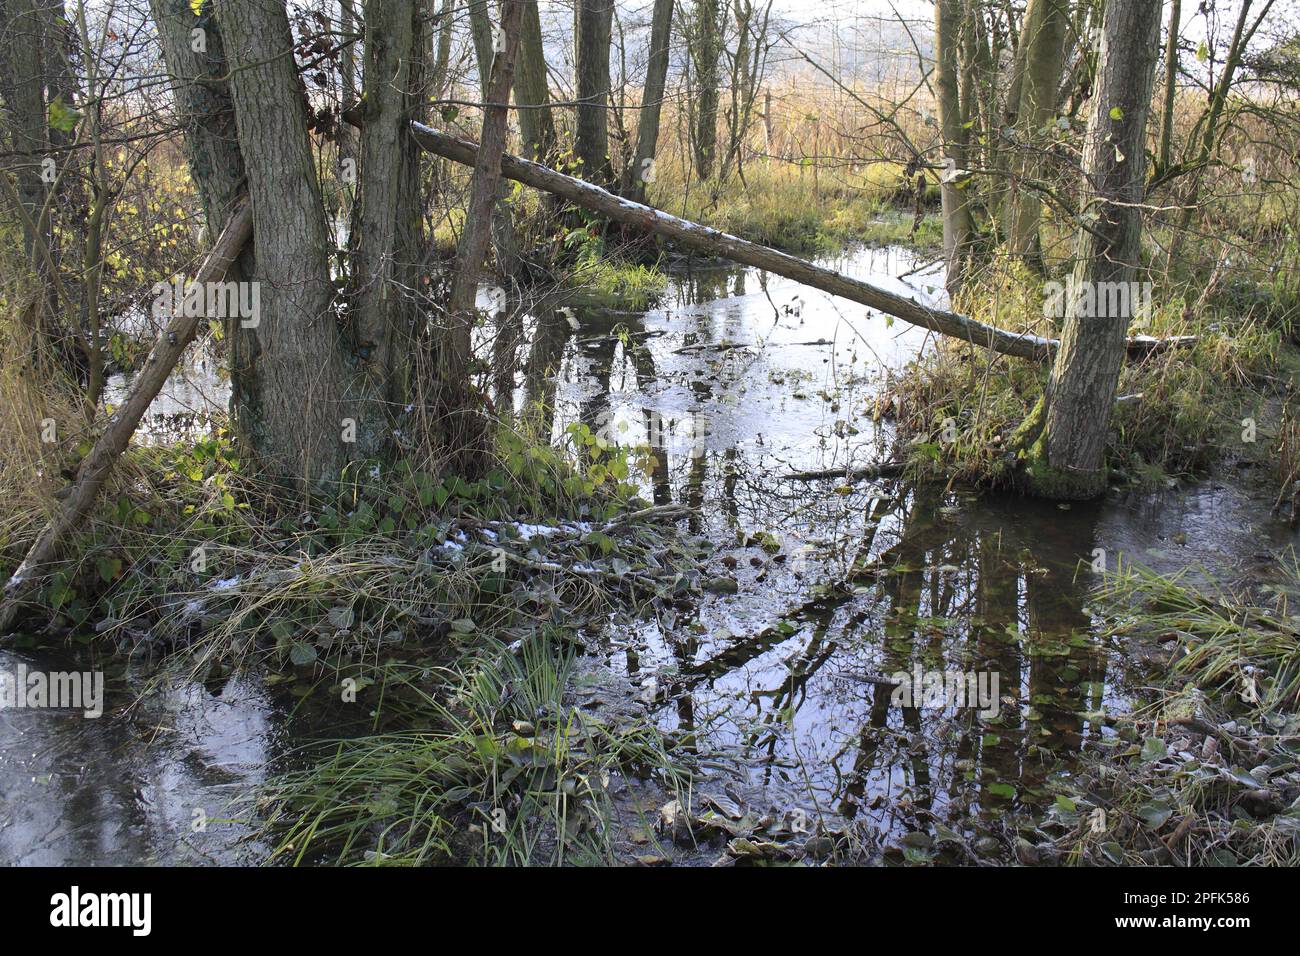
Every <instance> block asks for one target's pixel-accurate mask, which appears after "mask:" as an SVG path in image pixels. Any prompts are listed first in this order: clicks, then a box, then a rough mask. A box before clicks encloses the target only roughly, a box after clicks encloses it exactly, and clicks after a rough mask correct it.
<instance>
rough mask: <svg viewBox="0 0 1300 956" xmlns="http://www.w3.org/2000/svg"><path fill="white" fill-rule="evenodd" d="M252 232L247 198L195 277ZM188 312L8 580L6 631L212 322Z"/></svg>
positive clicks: (228, 259)
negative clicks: (174, 371)
mask: <svg viewBox="0 0 1300 956" xmlns="http://www.w3.org/2000/svg"><path fill="white" fill-rule="evenodd" d="M252 234H253V212H252V209H251V207H250V206H249V205H248V204H247V203H244V204H243V206H242V207H241V208H240V209H239V210H238V211H237V212H236V213H235V214H234V215H233V216H232V217H231V218H230V221H229V222H228V223H227V224H226V228H225V230H224V231H223V232H222V233H221V236H220V238H218V239H217V241H216V244H215V245H213V247H212V249H211V250H210V251H209V252H208V254H207V256H206V257H205V258H204V260H203V263H202V265H200V266H199V271H198V272H197V273H196V274H195V276H194V282H195V283H196V284H199V283H206V282H216V281H219V280H220V279H222V278H223V277H224V276H225V274H226V270H227V269H228V268H229V267H230V264H231V263H232V262H234V261H235V259H236V258H238V256H239V253H240V251H241V250H242V249H243V248H244V245H245V244H246V243H247V242H248V240H249V238H250V237H251V236H252ZM182 304H183V303H182ZM186 311H187V310H186V309H184V308H181V309H179V310H177V311H174V312H173V314H172V317H171V319H170V321H169V322H168V323H167V328H166V329H164V330H163V333H162V334H161V335H159V336H158V341H157V342H155V343H154V347H153V350H152V351H151V352H150V353H149V359H148V362H147V364H146V365H145V367H144V370H143V371H142V372H140V374H139V376H137V378H136V380H135V383H134V384H133V385H132V386H131V391H130V394H128V395H127V398H126V401H125V402H123V403H122V406H121V407H120V408H118V409H117V410H116V411H115V412H113V414H112V415H111V416H109V419H108V427H107V428H106V429H105V430H104V433H103V434H102V435H100V436H99V440H98V441H96V442H95V445H94V447H93V448H92V449H91V450H90V454H89V455H87V456H86V458H85V460H84V461H83V462H82V463H81V467H80V468H79V469H78V470H77V477H76V478H75V479H73V482H72V484H71V485H69V486H68V491H67V493H66V494H64V495H63V496H62V498H63V500H62V502H61V503H60V504H59V506H58V508H57V510H56V512H55V514H54V516H53V517H52V518H50V521H49V524H47V525H46V526H45V530H44V531H42V532H41V534H40V536H39V537H38V538H37V539H36V541H35V542H34V543H33V544H32V546H31V548H30V549H29V550H28V552H27V556H26V557H24V558H23V561H22V563H21V564H20V565H18V570H16V571H15V572H14V573H13V577H11V578H10V579H9V581H8V583H6V584H5V587H4V592H3V594H2V595H0V601H3V604H0V634H5V633H8V631H9V630H10V628H11V627H12V626H13V623H14V619H15V618H16V616H17V613H18V607H19V602H20V600H21V598H22V596H23V595H24V594H25V593H27V591H28V590H30V589H31V588H32V587H34V586H35V585H36V584H37V583H38V582H39V581H40V580H41V578H42V576H43V573H44V569H45V567H46V565H48V564H49V563H50V562H51V561H53V560H54V559H55V558H56V557H58V554H59V551H60V549H61V548H62V547H63V545H64V544H65V542H66V539H67V538H68V536H69V535H70V534H71V532H72V531H73V530H75V529H76V527H77V526H78V525H79V524H80V523H81V520H82V519H83V518H84V517H85V516H86V515H87V514H88V513H89V511H90V509H91V507H92V506H93V505H94V503H95V499H96V498H97V497H98V496H99V491H100V489H101V488H103V486H104V482H105V480H106V479H107V478H108V476H109V473H110V472H112V470H113V466H114V465H116V464H117V460H118V458H119V457H120V456H121V454H122V452H124V451H125V450H126V447H127V445H128V444H130V441H131V436H132V435H134V434H135V430H136V427H137V426H138V425H139V424H140V419H141V418H143V417H144V413H145V411H147V410H148V408H149V405H150V404H151V403H152V402H153V400H154V398H155V397H157V395H158V393H159V392H160V391H161V390H162V387H163V383H165V382H166V381H167V377H168V376H169V375H171V372H172V369H174V368H175V367H176V363H177V362H179V361H180V358H181V355H182V354H183V353H184V352H185V348H186V346H188V345H189V344H190V342H191V341H192V340H193V338H194V336H195V333H197V332H198V329H199V325H200V323H202V322H206V321H207V316H206V315H204V314H198V315H186V314H185V312H186Z"/></svg>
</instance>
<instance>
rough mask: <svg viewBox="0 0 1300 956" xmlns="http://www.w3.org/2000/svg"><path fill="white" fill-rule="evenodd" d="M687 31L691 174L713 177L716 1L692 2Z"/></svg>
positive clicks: (718, 50)
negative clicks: (691, 78)
mask: <svg viewBox="0 0 1300 956" xmlns="http://www.w3.org/2000/svg"><path fill="white" fill-rule="evenodd" d="M694 13H695V15H694V17H693V20H692V27H693V29H692V31H691V44H690V46H691V60H692V61H693V62H694V64H695V82H696V86H697V87H698V92H697V94H696V98H695V123H694V131H693V136H692V139H693V140H694V143H695V174H696V175H697V176H699V177H700V179H702V180H705V179H709V178H710V177H711V176H712V175H713V165H714V161H715V160H716V159H717V152H718V95H719V84H720V77H719V75H718V60H719V58H720V57H721V55H722V10H721V9H720V6H719V0H695V11H694Z"/></svg>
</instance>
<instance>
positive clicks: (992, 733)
mask: <svg viewBox="0 0 1300 956" xmlns="http://www.w3.org/2000/svg"><path fill="white" fill-rule="evenodd" d="M945 502H946V498H945V496H944V495H943V493H942V491H941V490H940V489H938V488H935V487H923V488H920V489H917V490H914V491H912V492H910V493H906V494H902V495H900V496H899V497H897V498H888V497H881V498H878V499H876V501H875V502H874V505H873V506H872V511H871V515H870V520H869V521H868V522H867V525H866V527H867V528H868V529H869V530H868V531H867V532H866V535H865V539H864V541H862V542H861V544H862V546H863V548H864V551H866V552H871V553H878V558H877V560H876V561H875V562H872V565H873V566H875V567H878V568H880V569H881V571H880V573H878V574H877V575H876V579H877V580H878V582H879V584H878V587H877V589H876V591H875V596H874V598H866V599H862V598H858V599H855V600H848V599H846V598H845V597H844V595H843V594H842V593H836V594H825V595H822V596H820V597H816V598H814V599H812V600H810V601H808V602H807V603H806V604H804V605H803V606H802V607H801V608H800V609H798V610H797V611H796V612H795V613H793V614H789V615H786V618H785V620H786V621H788V622H791V623H794V624H796V625H797V626H799V632H798V634H799V635H803V636H802V637H799V636H797V635H792V634H791V633H790V632H789V631H788V630H782V629H780V628H779V627H772V628H768V629H765V630H763V631H761V632H759V633H757V634H753V635H749V636H745V637H742V638H740V639H738V640H733V641H729V642H728V643H727V645H726V646H724V647H722V648H720V649H717V650H715V651H714V652H713V653H712V655H711V656H710V657H708V658H706V659H704V660H701V661H695V660H693V659H692V657H693V654H694V652H695V650H696V649H697V647H698V645H695V644H693V645H692V648H691V649H690V650H689V651H688V650H687V649H685V648H682V647H675V657H676V658H677V662H678V671H679V678H678V681H677V683H676V684H674V685H673V686H672V687H668V688H664V689H663V692H662V696H661V699H662V700H663V701H664V702H665V703H667V702H669V701H672V702H673V704H674V706H675V708H676V709H677V711H678V715H679V717H682V718H686V717H687V716H688V715H691V714H694V713H696V711H697V710H698V708H699V704H700V703H701V701H693V702H692V704H691V705H689V706H687V705H685V703H684V699H687V698H693V697H694V696H696V695H699V694H703V695H704V697H705V698H706V699H710V700H711V701H712V703H711V704H710V706H711V707H713V708H715V709H716V708H717V707H718V706H719V705H720V701H719V699H718V698H717V696H716V691H714V690H713V687H714V685H715V684H717V683H718V682H721V681H725V679H726V678H727V676H728V675H730V674H733V673H738V672H740V671H741V670H742V669H743V668H745V667H746V666H747V665H750V664H751V663H754V662H758V661H759V660H760V659H762V658H763V656H764V655H766V654H768V653H769V652H771V651H773V650H774V649H777V648H781V647H782V646H783V645H784V644H785V643H786V642H788V641H791V640H792V638H794V639H796V640H797V641H798V643H797V645H796V646H794V647H793V648H792V649H791V651H790V652H789V653H788V654H784V655H783V656H782V657H781V659H780V660H775V661H772V662H771V663H768V662H766V661H765V662H764V663H763V668H762V671H761V673H773V674H779V675H780V676H779V677H778V678H777V680H776V681H774V682H773V684H772V685H771V686H768V687H762V688H757V689H751V690H750V691H749V696H748V700H749V706H750V707H751V708H757V709H758V710H759V711H760V712H761V716H760V717H759V721H758V726H757V727H756V728H755V729H753V730H751V731H750V732H748V733H747V734H745V736H744V739H743V741H741V743H742V745H743V746H744V747H745V749H746V751H747V753H748V754H750V755H752V756H755V757H757V756H759V754H757V753H755V751H760V752H761V754H762V756H763V757H764V758H765V760H763V761H762V763H763V764H764V766H765V770H764V771H763V776H762V780H761V782H762V783H764V784H766V783H770V782H772V774H773V772H774V768H775V767H776V766H777V759H776V758H777V756H778V751H780V750H782V749H783V748H785V747H788V746H791V744H790V743H789V741H788V738H787V735H788V733H789V730H788V729H787V728H786V726H785V724H786V722H787V720H789V718H790V716H791V715H797V712H798V711H799V710H800V708H802V707H804V706H805V705H806V704H807V703H808V702H809V700H810V699H817V698H819V696H820V695H826V694H828V693H831V690H832V689H833V688H834V687H835V686H843V685H845V684H847V685H848V686H849V687H851V688H861V693H862V694H863V695H864V697H863V698H861V699H862V701H863V703H864V704H865V705H866V706H865V714H864V720H863V723H862V725H861V727H860V728H859V729H858V730H857V731H856V732H855V734H854V735H853V740H852V742H850V741H848V740H846V741H844V742H843V743H836V742H835V741H834V739H832V740H831V745H832V747H833V749H834V752H835V754H836V756H835V757H832V758H830V759H831V761H832V764H833V765H832V766H822V767H813V768H810V771H811V772H812V774H813V775H814V776H815V777H816V778H817V779H816V780H815V781H814V784H813V785H814V786H816V787H817V788H818V789H819V790H820V789H821V788H823V787H826V788H828V789H829V796H830V798H831V799H830V805H832V806H836V807H837V808H838V809H839V811H840V812H841V813H842V814H844V815H845V816H846V817H849V818H853V817H855V816H856V815H858V814H859V813H860V812H861V810H862V808H863V806H864V804H866V803H868V802H869V801H870V800H871V799H872V796H873V795H874V794H875V793H880V792H885V793H892V795H893V796H895V797H896V796H898V793H897V788H898V786H899V785H900V784H901V785H903V786H905V787H906V788H907V789H908V791H909V796H910V803H911V806H912V807H913V808H914V809H920V810H934V809H935V808H936V807H937V806H941V805H942V806H946V807H947V809H948V810H950V811H955V812H963V811H968V810H969V809H970V808H972V807H975V806H976V805H978V806H979V807H980V808H982V809H983V810H984V811H985V812H992V813H997V812H1000V811H1004V810H1006V809H1008V807H1009V804H1010V803H1011V799H1010V798H1009V797H1008V796H1007V795H1006V792H1005V790H1003V788H1002V787H992V786H991V785H992V784H1009V785H1011V786H1012V787H1014V788H1015V789H1016V790H1017V791H1018V795H1019V796H1020V797H1021V798H1022V799H1023V798H1024V797H1026V796H1030V795H1032V794H1031V791H1032V790H1033V789H1035V788H1041V786H1042V785H1043V783H1044V780H1045V777H1046V774H1047V773H1048V772H1049V770H1050V769H1051V763H1052V761H1051V760H1050V759H1047V758H1048V756H1049V755H1047V754H1045V753H1043V750H1042V749H1043V748H1045V749H1046V750H1050V751H1052V752H1053V753H1054V754H1056V755H1065V754H1069V753H1071V752H1077V751H1078V750H1079V749H1080V747H1081V746H1082V744H1083V740H1084V736H1083V730H1084V727H1083V722H1082V719H1081V718H1080V717H1078V716H1077V714H1078V713H1079V712H1081V711H1084V710H1090V709H1095V706H1096V703H1097V701H1092V700H1090V701H1085V700H1084V692H1083V687H1084V685H1085V684H1087V685H1088V686H1093V687H1099V686H1100V683H1101V681H1102V680H1103V679H1104V678H1105V673H1106V671H1105V658H1104V656H1103V655H1102V653H1101V651H1100V649H1099V648H1097V647H1095V646H1093V645H1092V644H1091V643H1088V642H1077V643H1080V644H1081V646H1079V647H1070V648H1069V650H1068V653H1065V652H1064V651H1063V650H1062V649H1063V648H1065V647H1067V646H1068V639H1069V638H1070V637H1071V635H1075V634H1085V635H1086V634H1087V633H1088V618H1087V615H1085V614H1084V613H1083V611H1082V610H1081V608H1082V607H1083V604H1084V599H1085V592H1086V588H1085V586H1084V585H1083V584H1082V583H1081V582H1077V581H1076V580H1075V577H1074V573H1073V569H1072V568H1069V567H1067V566H1063V565H1049V566H1047V567H1046V568H1041V567H1038V566H1037V565H1036V564H1035V563H1034V562H1033V561H1032V560H1031V559H1029V558H1028V557H1027V556H1026V555H1027V554H1028V553H1030V552H1029V551H1028V549H1027V547H1026V546H1027V545H1029V544H1031V543H1035V539H1034V538H1033V537H1031V536H1034V535H1037V534H1038V528H1037V527H1036V526H1035V525H1024V524H1022V523H1018V522H1017V521H1016V519H1015V516H1014V515H1007V516H1006V520H1005V521H1003V522H998V521H996V520H995V521H993V522H992V523H990V522H987V521H985V522H978V521H971V522H970V523H964V521H965V519H964V518H962V517H957V518H955V519H954V518H950V517H949V516H948V515H946V514H944V513H943V511H942V510H941V508H942V506H943V505H944V504H945ZM890 517H893V518H894V519H896V521H897V530H896V531H895V533H896V535H897V537H896V539H895V541H894V542H893V544H892V546H889V547H888V548H885V549H883V550H880V551H879V552H876V550H875V547H874V542H873V541H872V540H871V536H872V535H873V534H874V533H875V531H874V530H873V529H875V528H877V527H880V526H882V525H883V526H885V527H888V526H889V524H890V523H889V519H890ZM941 569H942V570H941ZM846 611H847V613H845V612H846ZM882 625H883V627H882ZM873 630H874V631H875V632H876V633H871V631H873ZM864 632H865V633H864ZM864 640H865V642H866V643H867V644H868V646H869V647H871V648H874V649H876V652H875V653H874V654H870V655H869V656H870V657H871V659H872V660H873V662H874V663H873V664H872V665H871V666H870V668H869V669H870V671H871V672H872V674H874V675H876V676H877V677H888V676H889V675H891V674H893V673H895V672H898V671H909V672H910V671H911V670H912V668H913V667H914V666H915V665H917V664H919V665H920V666H921V667H922V668H923V669H925V670H932V671H946V670H952V671H958V672H962V673H968V672H973V671H982V672H994V673H997V674H998V677H999V687H998V691H999V696H1001V697H1003V698H1011V699H1012V701H1013V703H1010V704H1008V703H1007V702H1006V701H1005V700H1004V701H1003V702H1002V706H1001V718H1002V719H1000V720H999V721H998V722H997V723H993V724H989V723H985V722H983V721H982V720H980V719H979V718H978V715H977V713H976V711H975V709H973V708H970V709H968V708H960V709H942V710H941V709H927V708H924V707H920V706H911V707H898V706H896V705H894V704H893V702H892V690H893V688H892V686H891V685H889V684H888V683H882V682H864V681H861V680H854V675H852V674H850V675H848V676H846V675H845V674H844V673H843V672H844V671H845V670H846V668H845V666H844V665H845V664H847V665H848V668H849V669H852V668H854V667H855V666H856V662H855V661H853V660H851V659H849V658H847V657H846V655H847V654H849V653H852V650H851V649H852V648H857V647H861V646H862V644H863V643H864ZM668 643H669V644H670V646H671V645H672V642H671V641H669V642H668ZM867 676H870V675H867ZM1022 691H1027V692H1028V694H1029V698H1028V700H1027V701H1021V700H1020V698H1021V696H1022ZM1026 702H1027V703H1029V704H1031V705H1032V709H1030V710H1022V709H1021V707H1020V706H1019V705H1020V704H1022V703H1026ZM918 703H919V702H918ZM727 706H731V707H735V706H736V705H735V704H731V705H727ZM819 706H820V707H834V706H837V702H836V701H834V700H833V699H832V700H831V701H830V702H829V703H828V702H827V701H824V700H823V701H820V702H819ZM838 706H839V707H840V708H842V709H844V710H847V711H852V710H855V708H853V705H852V701H851V700H850V701H848V702H847V703H839V704H838ZM683 726H687V724H686V722H685V721H683ZM689 726H690V728H691V730H692V732H695V731H697V728H696V727H695V726H694V724H690V725H689ZM698 732H700V733H704V730H698ZM796 733H807V734H811V735H813V736H814V737H819V736H821V737H826V736H828V735H830V736H832V737H833V734H832V732H830V731H827V730H825V729H824V728H821V727H816V726H811V725H809V726H807V727H805V728H803V729H801V730H797V731H796ZM841 758H845V760H846V763H847V765H846V766H843V767H841V766H840V764H841ZM959 767H960V768H959ZM755 782H760V781H755ZM819 799H820V798H819Z"/></svg>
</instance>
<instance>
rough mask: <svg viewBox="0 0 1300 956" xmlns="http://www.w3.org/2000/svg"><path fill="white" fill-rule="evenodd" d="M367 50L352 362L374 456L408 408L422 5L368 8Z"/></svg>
mask: <svg viewBox="0 0 1300 956" xmlns="http://www.w3.org/2000/svg"><path fill="white" fill-rule="evenodd" d="M365 16H366V22H365V28H366V36H368V37H383V38H384V42H382V43H367V44H366V51H365V53H366V59H365V83H366V91H365V96H364V97H363V100H362V102H363V104H364V106H363V109H364V115H365V117H366V122H365V125H364V127H363V129H362V135H361V144H360V152H361V165H360V178H359V183H360V189H359V191H358V195H357V208H356V215H355V220H354V226H353V229H352V233H351V237H350V243H351V245H352V247H353V250H354V252H355V256H354V259H353V283H354V289H355V292H354V296H353V300H352V310H353V311H352V322H351V323H350V326H351V329H352V334H353V342H352V343H351V344H352V348H353V352H354V354H355V355H356V372H357V373H358V375H359V381H358V382H357V383H356V389H357V393H358V397H359V398H360V399H361V400H362V401H363V402H364V403H365V404H364V410H362V411H360V412H359V414H358V415H357V416H356V419H357V429H356V439H357V453H358V455H359V456H361V457H363V458H372V457H377V456H379V455H380V454H381V453H382V452H383V451H384V449H385V448H386V446H387V444H388V438H389V435H390V434H391V429H390V427H389V425H390V423H391V421H392V419H393V417H394V416H395V415H396V413H397V412H398V411H400V410H401V409H402V408H403V407H404V406H405V405H406V402H407V388H406V386H407V371H408V368H409V365H408V356H409V355H410V354H411V351H412V350H411V349H410V348H409V344H410V343H411V341H413V339H414V338H415V334H416V324H417V318H418V317H419V315H420V307H419V273H420V269H419V265H420V261H421V254H422V252H423V241H422V236H421V231H422V230H421V224H422V219H421V209H422V206H421V203H420V168H419V163H420V157H421V151H420V148H419V146H418V145H417V144H416V143H415V141H414V140H413V139H412V138H411V134H410V123H411V120H413V119H418V118H419V117H420V116H421V115H422V114H423V108H424V96H423V80H424V77H423V69H424V62H425V61H424V57H423V56H422V55H421V51H422V50H423V47H424V44H423V38H422V36H421V33H422V27H421V17H420V8H419V0H388V2H385V3H374V2H372V3H368V4H366V7H365Z"/></svg>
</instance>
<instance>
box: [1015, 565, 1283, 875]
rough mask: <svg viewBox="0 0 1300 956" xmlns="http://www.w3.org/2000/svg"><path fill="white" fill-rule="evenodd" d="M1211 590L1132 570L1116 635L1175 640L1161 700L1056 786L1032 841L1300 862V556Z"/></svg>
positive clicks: (1095, 857) (1132, 861)
mask: <svg viewBox="0 0 1300 956" xmlns="http://www.w3.org/2000/svg"><path fill="white" fill-rule="evenodd" d="M1282 572H1283V573H1282V575H1281V576H1280V578H1279V579H1278V580H1276V581H1268V582H1257V583H1255V584H1254V585H1253V586H1252V587H1250V588H1248V589H1244V590H1242V591H1239V592H1229V591H1221V592H1217V593H1216V592H1214V591H1212V590H1209V589H1207V588H1206V586H1205V585H1204V583H1203V582H1199V581H1196V580H1194V579H1192V578H1191V577H1189V576H1186V575H1184V576H1179V577H1161V576H1159V575H1155V574H1152V573H1150V572H1146V571H1144V570H1141V569H1137V568H1131V567H1130V568H1127V569H1124V570H1122V571H1121V572H1119V573H1117V574H1116V575H1115V576H1113V577H1112V579H1111V581H1110V583H1109V584H1108V586H1107V588H1106V590H1105V592H1104V593H1103V594H1102V595H1101V598H1102V600H1103V601H1104V602H1107V603H1108V604H1110V605H1111V606H1112V607H1114V609H1115V610H1114V614H1113V616H1112V617H1111V624H1110V631H1111V633H1112V634H1116V635H1123V637H1124V639H1125V641H1126V642H1129V643H1132V642H1137V641H1147V642H1155V643H1156V644H1159V645H1162V646H1167V647H1170V648H1172V656H1171V658H1170V664H1169V665H1168V672H1167V674H1166V675H1165V676H1164V677H1163V679H1157V681H1156V683H1157V685H1158V686H1159V687H1160V693H1159V696H1158V697H1157V699H1156V700H1155V701H1154V702H1153V703H1151V704H1149V705H1147V706H1146V707H1144V708H1142V709H1141V710H1138V711H1136V712H1134V713H1133V714H1130V715H1127V716H1125V717H1124V718H1123V719H1122V720H1116V721H1114V722H1113V725H1114V728H1115V729H1116V731H1117V733H1116V734H1115V735H1113V736H1110V737H1107V738H1106V739H1105V740H1104V741H1103V745H1102V746H1103V747H1104V750H1103V752H1099V753H1094V754H1093V756H1092V757H1091V758H1090V759H1089V760H1087V761H1085V763H1084V764H1083V765H1082V767H1081V768H1080V769H1079V770H1078V771H1077V772H1076V773H1073V774H1071V775H1070V776H1068V777H1066V778H1064V779H1063V780H1062V781H1061V783H1060V791H1061V792H1060V793H1059V794H1058V796H1057V798H1056V803H1055V806H1054V807H1053V808H1052V810H1051V811H1050V812H1049V814H1048V815H1047V817H1046V818H1045V819H1044V820H1043V821H1042V822H1041V823H1040V825H1039V828H1038V831H1037V833H1036V834H1035V842H1037V843H1038V846H1037V847H1036V849H1037V850H1038V851H1042V850H1043V849H1048V850H1050V852H1051V853H1052V854H1053V856H1054V857H1055V858H1057V859H1059V860H1061V861H1062V862H1069V863H1076V864H1103V865H1104V864H1127V865H1171V864H1175V865H1186V866H1198V865H1214V866H1237V865H1242V866H1247V865H1249V866H1258V865H1271V866H1295V865H1297V864H1300V618H1297V616H1296V614H1295V613H1294V612H1295V609H1296V608H1295V601H1296V600H1297V598H1300V566H1298V565H1297V563H1296V559H1295V557H1294V556H1291V558H1290V559H1289V561H1288V562H1286V563H1284V565H1283V566H1282Z"/></svg>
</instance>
